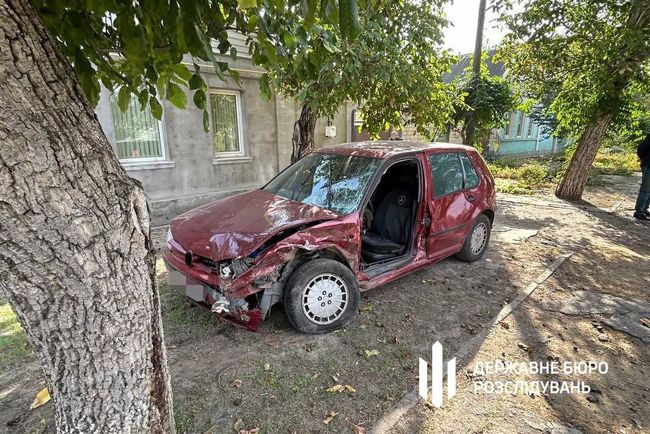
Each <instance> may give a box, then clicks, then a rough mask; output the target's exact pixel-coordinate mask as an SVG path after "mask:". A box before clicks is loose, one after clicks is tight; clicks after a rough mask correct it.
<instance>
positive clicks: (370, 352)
mask: <svg viewBox="0 0 650 434" xmlns="http://www.w3.org/2000/svg"><path fill="white" fill-rule="evenodd" d="M365 353H366V357H372V356H378V355H379V351H377V350H366V351H365Z"/></svg>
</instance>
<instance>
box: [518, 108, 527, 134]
mask: <svg viewBox="0 0 650 434" xmlns="http://www.w3.org/2000/svg"><path fill="white" fill-rule="evenodd" d="M525 123H526V117H525V116H524V112H519V122H518V124H517V137H522V136H523V134H524V124H525Z"/></svg>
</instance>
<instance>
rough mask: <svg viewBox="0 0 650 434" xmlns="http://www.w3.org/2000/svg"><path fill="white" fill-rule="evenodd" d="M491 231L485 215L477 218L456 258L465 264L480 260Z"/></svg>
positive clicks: (490, 225)
mask: <svg viewBox="0 0 650 434" xmlns="http://www.w3.org/2000/svg"><path fill="white" fill-rule="evenodd" d="M491 230H492V224H491V223H490V219H489V218H488V216H486V215H485V214H481V215H480V216H478V218H477V219H476V221H475V222H474V226H473V227H472V230H471V231H470V233H469V234H468V235H467V238H465V244H463V248H462V249H461V251H460V252H458V253H457V254H456V257H457V258H458V259H460V260H461V261H466V262H474V261H478V260H479V259H481V256H483V254H484V253H485V251H486V250H487V246H488V243H489V242H490V232H491Z"/></svg>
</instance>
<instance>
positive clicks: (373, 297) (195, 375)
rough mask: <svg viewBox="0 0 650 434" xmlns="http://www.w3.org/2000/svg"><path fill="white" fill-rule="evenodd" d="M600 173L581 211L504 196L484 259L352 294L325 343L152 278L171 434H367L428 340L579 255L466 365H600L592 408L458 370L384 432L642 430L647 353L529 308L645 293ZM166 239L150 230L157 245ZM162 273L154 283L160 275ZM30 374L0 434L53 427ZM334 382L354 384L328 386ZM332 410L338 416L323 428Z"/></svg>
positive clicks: (446, 341) (465, 333) (476, 321)
mask: <svg viewBox="0 0 650 434" xmlns="http://www.w3.org/2000/svg"><path fill="white" fill-rule="evenodd" d="M610 178H611V179H608V182H609V183H608V184H607V185H604V186H598V187H592V188H590V189H589V191H588V192H587V193H586V194H585V202H584V203H583V204H581V205H579V206H576V205H571V204H568V203H565V202H562V201H558V200H555V199H554V198H553V197H552V196H550V195H549V194H540V195H537V196H510V195H501V196H500V199H499V209H498V213H497V217H496V221H495V237H494V239H493V240H492V242H491V245H490V249H489V250H488V253H487V254H486V256H485V257H484V258H483V259H482V260H481V261H479V262H477V263H474V264H466V263H463V262H460V261H458V260H456V259H453V258H449V259H447V260H444V261H442V262H440V263H438V264H436V265H433V266H431V267H428V268H427V269H424V270H421V271H419V272H416V273H414V274H412V275H410V276H407V277H404V278H402V279H400V280H399V281H397V282H394V283H391V284H389V285H385V286H383V287H381V288H378V289H376V290H373V291H370V292H367V293H364V294H363V297H362V304H361V310H360V313H359V315H358V317H357V319H356V320H355V321H354V322H353V323H352V324H351V325H350V326H349V327H348V328H346V329H345V330H341V331H338V332H335V333H330V334H327V335H322V336H306V335H300V334H298V333H296V332H295V331H294V330H293V329H292V328H291V326H290V325H289V323H288V321H287V320H286V318H285V316H284V313H283V311H282V308H281V307H274V309H273V312H272V315H271V318H270V320H268V321H266V322H265V323H264V325H263V327H262V330H261V331H260V332H257V333H252V332H248V331H245V330H240V329H237V328H234V327H233V326H232V325H230V324H225V323H221V322H220V321H218V320H217V319H216V318H215V317H213V316H212V315H211V314H210V313H209V312H207V311H205V310H203V309H202V308H200V307H195V306H194V305H193V304H191V303H190V302H188V301H187V300H186V299H185V297H183V296H181V295H180V294H177V293H175V292H173V291H172V290H171V289H169V288H168V287H167V286H166V285H165V284H164V283H161V284H160V290H161V293H162V307H163V319H164V326H165V340H166V343H167V348H168V354H169V364H170V368H171V375H172V388H173V393H174V406H175V415H176V424H177V428H178V431H179V432H188V433H198V432H210V433H234V432H236V431H237V430H251V429H254V428H259V429H260V432H264V433H294V432H295V433H340V432H354V431H353V429H354V425H356V426H359V427H363V428H366V429H367V430H368V431H370V429H371V428H372V426H373V425H374V424H375V423H376V421H378V420H379V419H380V418H381V417H382V416H383V415H384V414H386V413H387V412H389V411H390V410H391V409H392V408H393V407H394V406H395V405H396V404H397V403H398V402H399V401H400V399H401V398H402V397H403V396H404V395H405V394H406V393H407V392H410V391H412V390H413V389H414V388H415V387H416V386H417V366H418V357H423V358H428V354H430V346H431V344H432V343H433V342H435V341H440V342H441V343H442V344H443V346H444V350H445V354H447V355H450V354H453V353H455V352H456V351H457V350H458V349H460V348H461V347H462V346H463V344H464V343H466V342H467V341H468V339H470V338H472V337H473V336H475V335H476V334H477V333H479V332H481V331H482V330H484V329H485V328H486V327H487V325H488V324H489V323H490V321H491V320H492V319H493V318H494V317H495V315H496V314H497V313H498V312H499V311H500V310H501V308H502V306H503V305H505V304H507V303H508V302H510V301H512V300H513V299H514V298H515V297H516V296H517V295H518V294H519V293H520V292H521V291H522V290H523V289H524V288H525V287H526V285H528V284H529V283H530V281H531V280H532V279H534V278H535V277H536V276H537V275H539V274H540V273H541V272H542V271H543V270H544V269H545V268H546V267H547V266H548V265H549V264H551V263H552V262H553V261H554V260H555V259H556V258H557V257H558V256H559V255H560V254H562V253H564V252H566V251H569V250H572V249H573V250H578V249H581V251H580V253H578V254H576V255H575V256H574V257H573V258H571V259H570V260H569V261H567V262H566V263H565V264H564V265H562V266H561V268H560V269H559V270H558V271H557V272H556V274H555V275H554V276H553V277H552V278H551V279H549V280H548V281H547V282H545V283H544V284H543V285H542V286H540V287H539V288H538V289H537V290H536V291H535V292H534V293H533V295H532V296H531V297H530V298H529V299H528V300H526V301H525V302H524V303H523V304H522V305H521V306H520V307H519V309H518V310H517V311H516V312H515V313H514V314H513V315H512V316H511V317H509V319H508V320H507V321H506V322H507V323H508V325H509V328H508V329H506V328H504V327H502V326H499V327H496V328H494V329H492V331H491V332H490V334H489V335H488V337H487V339H486V340H485V341H484V342H483V343H482V345H481V347H480V350H479V351H478V352H477V353H476V354H475V355H473V359H472V361H471V362H470V363H469V364H468V365H467V366H471V365H472V362H475V361H479V360H494V359H495V358H499V357H500V358H506V357H507V358H513V359H516V360H519V359H521V360H526V359H530V360H533V359H534V360H537V359H545V358H547V357H559V358H560V359H562V360H576V357H577V356H579V357H580V358H582V357H585V358H589V357H591V358H596V357H597V358H600V359H604V360H607V361H609V362H610V364H609V366H610V368H611V369H612V370H611V371H610V373H609V374H607V375H605V376H601V377H598V378H595V377H594V379H593V381H592V382H591V383H590V384H592V385H593V386H594V387H595V388H597V389H598V390H600V391H601V392H602V393H601V394H598V396H597V398H598V399H599V400H598V402H591V401H588V400H586V397H584V396H582V395H580V396H574V395H571V396H557V397H556V396H537V397H535V398H531V397H529V396H519V395H516V396H510V395H507V396H506V395H493V396H488V395H474V394H472V393H471V387H469V382H470V381H471V376H470V377H468V376H465V374H463V373H462V371H460V367H459V375H458V382H459V384H458V391H459V392H458V395H457V396H456V397H455V398H454V399H453V400H452V401H449V402H448V403H447V404H445V406H444V407H443V408H442V409H438V410H435V411H434V410H433V409H431V408H429V407H427V406H424V405H417V406H415V407H413V408H412V409H411V410H410V411H409V412H408V413H407V414H406V415H405V417H403V418H402V419H401V420H400V421H399V423H398V425H396V426H395V427H394V428H393V432H396V433H398V432H399V433H414V432H420V431H422V432H438V431H449V432H452V431H453V432H505V431H508V432H511V431H519V432H533V431H535V430H536V428H534V427H538V428H539V427H542V426H546V425H540V424H545V423H547V422H548V423H551V422H552V423H557V424H560V426H566V427H571V426H572V427H576V428H578V429H581V430H583V431H584V432H606V431H610V432H619V431H620V430H621V429H625V430H626V431H625V432H635V430H636V431H638V432H641V431H642V430H643V429H642V428H638V427H637V426H638V425H640V426H643V427H646V428H645V429H647V427H648V426H650V420H648V414H649V410H650V405H648V403H649V400H650V398H649V397H650V392H649V390H648V389H649V387H650V385H649V384H648V363H649V362H648V361H649V360H650V357H649V356H650V354H649V350H648V345H647V344H643V343H642V342H641V340H639V339H637V338H633V337H630V336H628V335H627V334H625V333H623V332H620V331H615V330H613V329H611V328H609V327H608V326H604V330H605V333H606V334H607V335H608V337H609V338H610V340H609V341H607V342H604V341H602V340H600V338H598V334H601V333H600V332H599V331H598V330H597V329H596V328H595V327H594V325H593V324H592V321H600V320H601V318H599V317H598V316H593V315H592V316H589V315H588V316H584V317H583V316H567V315H563V314H561V313H557V312H551V311H546V310H543V309H541V308H540V307H538V306H536V302H537V301H541V300H544V299H548V298H551V299H563V297H565V298H568V297H570V295H571V291H574V290H577V289H580V290H585V291H597V292H602V293H610V294H615V295H617V296H620V297H624V298H627V299H639V300H644V301H648V299H649V298H650V296H649V293H648V286H649V285H650V273H648V269H649V268H650V249H649V248H648V243H649V241H650V232H649V231H650V227H649V226H648V225H644V224H642V223H637V222H635V221H633V220H632V219H631V217H630V215H631V211H630V209H631V204H632V201H633V200H634V197H632V196H630V193H631V192H632V191H633V190H634V184H635V183H636V185H638V178H634V177H628V178H624V177H615V178H612V177H610ZM607 210H612V211H613V212H612V213H608V212H606V211H607ZM513 229H525V230H532V231H537V232H536V233H534V232H528V233H529V235H530V234H532V233H534V235H532V236H530V237H529V238H527V239H525V240H512V239H509V237H508V236H507V234H508V233H512V232H510V231H512V230H513ZM165 231H166V228H161V229H159V230H158V233H157V239H158V241H159V242H162V241H163V240H164V234H165ZM158 266H159V270H158V277H159V280H160V282H164V281H165V277H166V276H165V274H166V272H165V271H164V267H162V264H161V263H159V264H158ZM519 343H522V344H525V345H526V346H527V347H528V348H529V349H530V351H528V352H525V351H522V350H521V348H520V347H519V345H518V344H519ZM574 347H575V348H577V349H578V350H577V351H576V350H575V349H574ZM40 375H41V374H40V370H39V368H38V364H37V361H36V360H35V359H34V357H33V356H30V357H28V358H26V359H24V360H22V361H21V362H20V363H15V364H14V365H12V366H10V367H9V368H7V369H4V370H3V371H2V372H0V432H2V431H3V430H6V431H9V432H21V433H23V432H52V431H53V422H52V418H53V413H52V407H51V404H46V405H44V406H42V407H39V408H37V409H36V410H33V411H31V412H28V413H25V411H26V410H27V409H28V408H29V404H30V403H31V401H32V400H33V398H34V396H35V394H36V392H37V391H38V390H40V388H42V387H43V381H42V378H41V377H40ZM336 384H341V385H350V386H352V388H353V389H350V390H348V391H344V392H334V393H332V392H328V391H327V389H328V388H330V387H331V386H334V385H336ZM594 399H595V398H594ZM332 412H333V413H336V415H335V416H334V417H332V418H331V421H329V423H327V424H325V423H324V420H327V419H328V418H327V416H328V414H329V415H331V414H332ZM23 413H25V414H24V415H23ZM21 415H22V416H21ZM12 421H13V422H12ZM529 422H530V423H529ZM7 423H11V425H7ZM637 423H638V424H637Z"/></svg>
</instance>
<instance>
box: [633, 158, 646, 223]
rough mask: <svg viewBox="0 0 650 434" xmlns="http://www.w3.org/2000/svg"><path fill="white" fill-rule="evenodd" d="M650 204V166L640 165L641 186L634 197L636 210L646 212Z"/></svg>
mask: <svg viewBox="0 0 650 434" xmlns="http://www.w3.org/2000/svg"><path fill="white" fill-rule="evenodd" d="M649 206H650V166H643V167H641V187H639V196H638V197H637V198H636V206H635V207H634V210H635V211H636V212H648V207H649Z"/></svg>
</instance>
